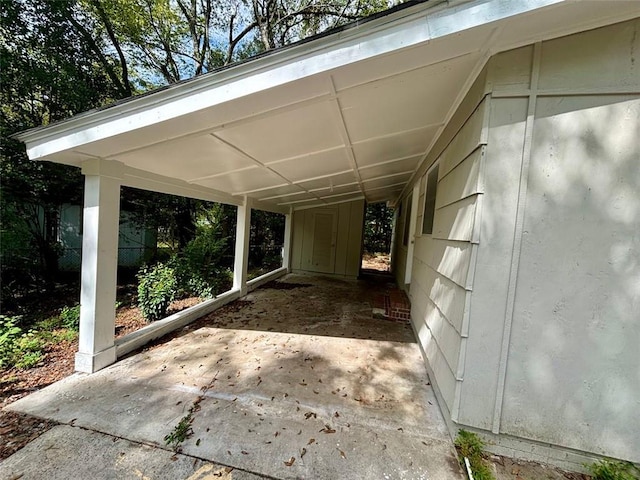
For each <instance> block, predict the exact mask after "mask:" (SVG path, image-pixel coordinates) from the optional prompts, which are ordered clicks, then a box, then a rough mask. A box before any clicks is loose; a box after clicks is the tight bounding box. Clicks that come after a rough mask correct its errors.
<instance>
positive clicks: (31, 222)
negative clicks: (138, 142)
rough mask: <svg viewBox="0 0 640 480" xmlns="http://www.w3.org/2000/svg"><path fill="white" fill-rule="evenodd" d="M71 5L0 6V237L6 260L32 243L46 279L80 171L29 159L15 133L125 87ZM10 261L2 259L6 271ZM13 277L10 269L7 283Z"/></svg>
mask: <svg viewBox="0 0 640 480" xmlns="http://www.w3.org/2000/svg"><path fill="white" fill-rule="evenodd" d="M71 6H72V3H71V2H68V1H64V0H60V1H56V2H40V1H37V0H4V1H3V5H2V9H1V10H0V11H1V16H0V63H1V68H0V146H1V149H2V153H1V156H0V175H1V176H2V185H1V190H0V191H1V195H2V205H1V209H2V235H3V238H2V240H4V241H8V242H9V244H7V243H5V242H3V245H2V248H3V256H4V257H5V258H4V259H3V260H7V250H8V249H10V248H17V249H24V248H28V247H33V248H35V250H34V251H35V252H37V254H38V256H39V257H40V260H41V263H42V266H43V267H44V272H45V273H46V274H47V278H48V279H53V277H54V275H55V273H56V272H57V259H58V254H59V247H58V242H57V238H58V231H57V229H58V221H59V219H58V211H59V207H60V205H61V204H62V203H63V202H69V201H73V200H74V198H75V199H76V200H78V199H79V198H80V197H81V192H82V190H81V178H80V174H79V172H78V171H77V169H72V168H69V167H65V166H63V165H54V164H49V163H45V162H31V161H29V160H28V159H27V158H26V155H25V153H24V147H23V146H22V145H20V144H19V143H18V142H17V141H15V140H13V139H11V138H10V137H9V136H10V135H11V134H13V133H16V132H18V131H20V130H24V129H27V128H31V127H37V126H41V125H47V124H49V123H51V122H54V121H57V120H62V119H64V118H66V117H68V116H70V115H72V114H74V113H78V112H81V111H84V110H87V109H90V108H92V107H94V106H98V105H101V104H103V103H104V102H105V101H109V100H111V99H113V98H117V96H118V94H119V93H120V92H118V88H117V87H116V86H115V85H114V84H113V83H112V81H111V80H110V78H109V75H108V73H107V72H106V69H105V68H104V64H103V60H104V59H103V58H101V57H100V55H98V54H97V53H96V52H95V51H94V50H93V48H92V46H90V45H88V44H87V42H85V41H84V38H83V36H82V35H81V34H79V33H78V32H77V31H76V30H74V29H73V28H72V25H71V24H70V22H69V16H68V12H69V8H71ZM100 48H104V45H101V46H100ZM121 93H123V92H121ZM13 230H15V231H23V232H29V238H27V239H24V240H23V241H22V243H21V244H19V245H15V244H14V245H11V241H12V240H11V239H12V238H14V237H12V236H11V231H13ZM13 241H14V242H15V241H16V240H15V239H14V240H13ZM7 266H8V265H7V264H6V261H5V262H3V270H4V269H5V267H7ZM3 273H6V270H5V271H3ZM7 280H9V279H8V278H7V277H6V275H5V276H4V278H3V282H6V281H7Z"/></svg>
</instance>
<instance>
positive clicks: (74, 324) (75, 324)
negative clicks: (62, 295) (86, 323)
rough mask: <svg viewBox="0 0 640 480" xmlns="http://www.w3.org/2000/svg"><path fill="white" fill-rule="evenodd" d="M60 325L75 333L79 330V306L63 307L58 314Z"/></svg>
mask: <svg viewBox="0 0 640 480" xmlns="http://www.w3.org/2000/svg"><path fill="white" fill-rule="evenodd" d="M60 325H61V326H62V327H63V328H66V329H68V330H73V331H76V332H77V331H78V329H79V328H80V305H75V306H73V307H64V308H63V309H62V311H61V312H60Z"/></svg>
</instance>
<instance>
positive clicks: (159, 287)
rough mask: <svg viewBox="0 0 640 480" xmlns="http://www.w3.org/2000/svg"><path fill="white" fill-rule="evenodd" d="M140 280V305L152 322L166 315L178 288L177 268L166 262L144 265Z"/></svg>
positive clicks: (139, 274) (145, 315) (144, 314)
mask: <svg viewBox="0 0 640 480" xmlns="http://www.w3.org/2000/svg"><path fill="white" fill-rule="evenodd" d="M138 282H139V283H138V306H139V307H140V310H141V311H142V315H143V316H144V318H146V319H147V321H150V322H152V321H155V320H159V319H161V318H163V317H165V316H166V314H167V310H168V309H169V305H170V304H171V302H172V301H173V300H174V299H175V297H176V293H177V290H178V280H177V276H176V271H175V268H174V267H172V266H170V265H168V264H164V263H159V264H157V265H155V266H152V267H143V268H142V269H141V270H140V272H139V273H138Z"/></svg>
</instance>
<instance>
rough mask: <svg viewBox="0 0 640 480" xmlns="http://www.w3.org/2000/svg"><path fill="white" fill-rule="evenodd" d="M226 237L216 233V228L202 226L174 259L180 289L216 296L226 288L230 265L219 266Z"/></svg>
mask: <svg viewBox="0 0 640 480" xmlns="http://www.w3.org/2000/svg"><path fill="white" fill-rule="evenodd" d="M225 248H226V240H225V239H220V238H217V237H216V232H215V231H214V230H213V229H210V228H206V229H201V230H200V231H199V232H198V235H197V236H196V238H194V239H193V240H191V241H190V242H189V243H188V244H187V245H186V246H185V247H184V249H183V251H182V252H180V253H179V254H178V255H177V256H175V257H173V259H172V260H171V262H172V264H173V265H174V267H175V269H176V273H177V277H178V283H179V287H180V290H182V292H183V293H184V294H186V295H193V296H197V297H203V298H213V297H215V296H216V294H218V293H220V292H221V291H224V290H226V288H225V287H226V282H225V279H226V277H227V276H226V274H225V271H226V270H227V269H225V268H222V267H221V266H220V264H221V261H222V255H223V253H224V251H225Z"/></svg>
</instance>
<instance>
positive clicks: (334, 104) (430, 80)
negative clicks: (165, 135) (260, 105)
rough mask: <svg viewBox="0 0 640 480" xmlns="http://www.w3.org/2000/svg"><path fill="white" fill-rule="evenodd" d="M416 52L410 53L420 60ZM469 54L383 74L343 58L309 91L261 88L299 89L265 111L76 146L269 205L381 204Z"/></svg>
mask: <svg viewBox="0 0 640 480" xmlns="http://www.w3.org/2000/svg"><path fill="white" fill-rule="evenodd" d="M420 53H421V52H418V51H416V52H414V55H415V58H423V59H424V61H425V62H427V61H428V59H429V57H428V56H426V55H421V54H420ZM479 58H480V54H479V53H470V54H466V55H463V56H461V57H458V58H455V59H452V60H449V61H447V62H439V63H436V64H434V65H428V66H416V63H419V62H415V61H414V62H412V63H411V67H412V68H411V69H410V70H408V71H398V70H397V69H396V70H395V71H391V70H390V68H389V65H388V63H389V62H391V63H393V62H394V61H395V59H394V58H387V59H385V61H384V62H381V61H380V60H374V61H369V62H363V63H367V65H359V64H353V65H350V66H348V67H345V68H342V69H339V70H335V71H332V72H331V73H329V74H325V75H320V76H318V77H319V78H316V79H314V80H315V81H314V82H310V83H311V84H312V85H313V86H314V87H320V90H319V91H318V89H317V88H315V89H309V88H308V86H307V83H308V79H306V80H300V81H298V83H299V84H296V82H293V83H292V84H289V85H287V87H285V88H283V91H281V92H269V91H267V92H263V93H261V94H260V95H262V96H267V97H268V96H273V95H287V91H298V92H304V91H306V92H307V95H298V98H300V100H299V101H297V102H294V103H289V104H287V106H286V107H285V108H281V109H279V110H278V109H277V110H276V111H274V112H272V113H271V114H270V115H268V116H265V115H256V116H255V117H254V116H248V117H243V118H241V119H238V120H237V121H233V120H227V121H225V123H224V124H222V125H216V126H212V127H211V128H209V129H205V130H204V131H199V132H198V133H197V134H187V135H185V136H179V137H177V138H173V139H170V140H165V141H163V142H161V143H155V144H152V145H148V146H146V145H143V146H136V147H134V148H127V149H123V150H121V151H118V149H117V148H118V147H117V146H115V145H114V148H113V149H112V150H111V151H108V152H104V151H102V149H101V148H97V149H95V148H92V147H91V145H87V146H84V147H83V148H80V149H78V151H80V152H82V153H84V154H89V155H100V156H103V157H106V158H108V159H112V160H118V161H121V162H123V163H125V164H127V165H130V166H132V167H134V168H138V169H141V170H152V171H154V172H155V173H159V174H161V175H166V176H169V177H172V178H179V179H182V180H185V181H187V182H189V183H195V184H198V185H202V186H204V187H209V188H213V189H215V190H220V191H224V192H228V193H231V194H233V195H248V196H251V197H254V198H256V199H258V200H262V201H268V202H272V203H277V204H279V205H292V206H294V207H299V206H305V205H315V204H323V203H332V202H337V201H344V200H349V199H358V198H365V199H367V200H368V201H380V200H385V199H388V198H390V197H389V193H390V192H397V191H398V190H399V189H401V188H398V187H401V186H402V185H403V184H405V183H406V182H407V181H408V180H409V178H410V176H411V174H412V173H413V172H414V171H415V169H416V167H417V166H418V163H419V162H420V160H421V159H422V158H423V157H424V155H425V152H426V150H427V148H428V147H429V145H430V143H431V142H432V141H433V139H434V136H435V135H436V133H437V132H438V128H439V127H440V126H441V125H442V122H443V120H444V119H445V118H446V115H447V113H448V111H449V110H450V108H451V105H452V103H453V102H454V100H455V99H456V97H457V95H458V93H459V91H460V90H461V88H462V86H463V84H464V82H465V80H466V79H467V78H468V77H469V75H470V73H471V71H472V70H473V68H474V66H475V65H476V64H477V63H478V60H479ZM405 68H406V67H405ZM363 70H366V71H367V72H368V74H367V75H363V73H362V72H363ZM322 87H324V88H322ZM309 90H311V91H309ZM253 101H254V99H253V98H246V97H245V98H241V99H239V100H237V101H236V103H242V104H246V103H251V102H253ZM215 113H216V112H210V118H211V117H213V118H215ZM183 121H184V122H189V119H188V118H186V119H183ZM192 123H193V125H192V126H191V127H192V128H197V127H198V126H202V124H199V125H198V124H196V122H195V121H193V122H192ZM198 123H199V122H198ZM216 123H217V122H216Z"/></svg>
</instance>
